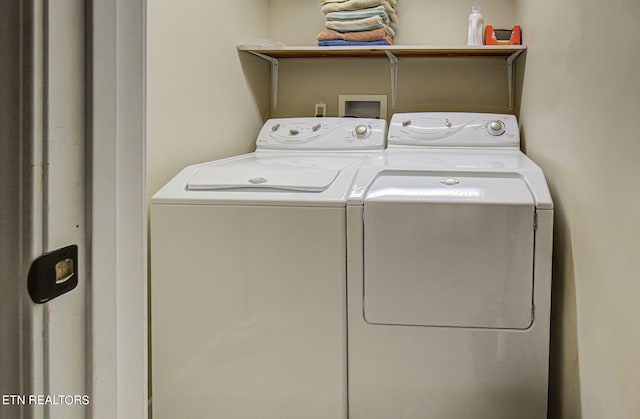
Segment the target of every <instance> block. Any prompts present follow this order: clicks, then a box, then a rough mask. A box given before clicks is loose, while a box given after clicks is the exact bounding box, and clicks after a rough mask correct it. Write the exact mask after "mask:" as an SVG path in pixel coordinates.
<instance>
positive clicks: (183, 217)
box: [151, 118, 386, 419]
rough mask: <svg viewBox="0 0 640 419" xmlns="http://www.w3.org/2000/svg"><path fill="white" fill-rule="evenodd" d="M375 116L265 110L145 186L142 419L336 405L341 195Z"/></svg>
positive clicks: (342, 310) (375, 143)
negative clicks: (146, 364) (147, 278)
mask: <svg viewBox="0 0 640 419" xmlns="http://www.w3.org/2000/svg"><path fill="white" fill-rule="evenodd" d="M385 138H386V123H385V121H383V120H376V119H356V118H291V119H272V120H269V121H267V122H266V124H265V125H264V127H263V128H262V130H261V131H260V133H259V135H258V137H257V141H256V147H257V149H256V152H254V153H249V154H244V155H241V156H236V157H232V158H228V159H223V160H218V161H213V162H208V163H203V164H199V165H195V166H190V167H187V168H186V169H184V170H182V171H181V172H180V173H179V174H178V175H177V176H176V177H175V178H173V179H172V180H171V181H170V182H169V183H168V184H167V185H165V186H164V187H163V188H162V189H161V190H160V191H159V192H158V193H156V194H155V195H154V196H153V198H152V203H151V319H152V324H151V336H152V339H151V341H152V348H151V349H152V368H151V370H152V386H153V388H152V392H153V405H152V406H153V417H154V418H156V419H157V418H177V417H190V418H203V417H220V418H275V417H291V418H321V417H322V418H343V417H346V415H347V370H346V369H347V366H346V362H347V361H346V346H347V345H346V230H345V229H346V226H345V223H346V198H347V196H348V193H349V191H350V188H351V185H352V183H353V178H354V176H355V173H356V170H357V166H358V165H359V164H361V163H362V162H363V161H364V160H365V159H367V158H369V157H371V156H373V155H375V154H377V153H379V152H380V150H381V149H383V148H384V144H385Z"/></svg>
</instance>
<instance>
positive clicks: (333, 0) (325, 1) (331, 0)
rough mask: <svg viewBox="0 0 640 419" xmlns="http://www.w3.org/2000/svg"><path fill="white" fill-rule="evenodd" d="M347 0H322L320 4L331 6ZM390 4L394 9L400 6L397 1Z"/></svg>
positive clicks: (390, 1)
mask: <svg viewBox="0 0 640 419" xmlns="http://www.w3.org/2000/svg"><path fill="white" fill-rule="evenodd" d="M345 1H347V0H320V3H322V4H329V3H344V2H345ZM387 1H388V2H389V4H391V5H392V6H393V7H396V5H397V4H398V2H397V1H396V0H387Z"/></svg>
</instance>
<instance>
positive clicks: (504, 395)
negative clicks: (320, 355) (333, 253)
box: [347, 113, 553, 419]
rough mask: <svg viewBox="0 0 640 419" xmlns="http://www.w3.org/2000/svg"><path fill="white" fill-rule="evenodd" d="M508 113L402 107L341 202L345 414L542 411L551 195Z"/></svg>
mask: <svg viewBox="0 0 640 419" xmlns="http://www.w3.org/2000/svg"><path fill="white" fill-rule="evenodd" d="M519 144H520V140H519V132H518V125H517V122H516V119H515V117H514V116H512V115H492V114H465V113H417V114H396V115H394V116H393V118H392V120H391V124H390V126H389V136H388V149H387V150H385V151H384V152H383V153H382V154H381V155H379V156H378V157H376V158H375V159H372V160H370V161H369V162H367V163H366V164H365V165H364V166H363V167H362V168H361V169H360V170H359V173H358V175H357V176H356V180H355V182H354V189H353V192H352V194H351V196H350V198H349V200H348V207H347V235H348V239H347V249H348V260H349V263H348V279H347V283H348V288H347V295H348V342H349V348H348V374H349V413H350V415H349V417H350V418H351V419H365V418H366V419H374V418H380V419H383V418H384V419H386V418H407V419H409V418H410V419H416V418H433V419H461V418H473V419H514V418H518V419H527V418H530V419H534V418H535V419H542V418H546V417H547V384H548V357H549V316H550V290H551V247H552V227H553V203H552V200H551V196H550V194H549V190H548V188H547V185H546V182H545V178H544V175H543V173H542V171H541V170H540V168H539V167H538V166H536V165H535V164H534V163H533V162H532V161H531V160H530V159H529V158H527V156H525V155H524V154H523V153H522V152H520V150H519Z"/></svg>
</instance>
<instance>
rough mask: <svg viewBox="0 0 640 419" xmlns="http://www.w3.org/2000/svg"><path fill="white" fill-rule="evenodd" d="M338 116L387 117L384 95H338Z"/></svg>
mask: <svg viewBox="0 0 640 419" xmlns="http://www.w3.org/2000/svg"><path fill="white" fill-rule="evenodd" d="M338 104H339V109H338V116H357V117H359V118H379V119H385V120H386V119H387V96H386V95H339V96H338Z"/></svg>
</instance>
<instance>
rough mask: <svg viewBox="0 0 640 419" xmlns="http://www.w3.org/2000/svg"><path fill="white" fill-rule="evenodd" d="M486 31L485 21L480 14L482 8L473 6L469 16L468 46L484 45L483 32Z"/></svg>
mask: <svg viewBox="0 0 640 419" xmlns="http://www.w3.org/2000/svg"><path fill="white" fill-rule="evenodd" d="M483 29H484V19H483V18H482V14H481V13H480V6H472V7H471V14H470V15H469V32H468V35H467V45H468V46H472V47H474V46H480V45H482V30H483Z"/></svg>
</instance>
